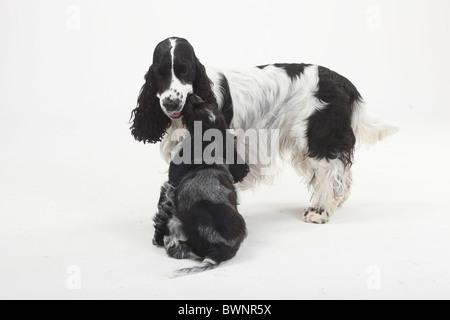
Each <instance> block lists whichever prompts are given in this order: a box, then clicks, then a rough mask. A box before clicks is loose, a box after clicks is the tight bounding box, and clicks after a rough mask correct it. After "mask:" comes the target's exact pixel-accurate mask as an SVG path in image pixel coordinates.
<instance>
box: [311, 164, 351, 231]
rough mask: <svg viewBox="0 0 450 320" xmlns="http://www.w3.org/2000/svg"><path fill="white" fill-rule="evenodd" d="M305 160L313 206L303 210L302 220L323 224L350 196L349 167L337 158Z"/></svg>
mask: <svg viewBox="0 0 450 320" xmlns="http://www.w3.org/2000/svg"><path fill="white" fill-rule="evenodd" d="M305 161H307V163H308V166H307V167H308V168H309V178H310V180H309V189H310V190H311V191H312V203H313V206H312V207H310V208H308V209H306V210H305V212H304V220H305V222H309V223H316V224H324V223H327V222H328V221H329V219H330V217H331V216H332V215H333V213H334V211H335V210H336V208H337V207H338V206H340V205H342V204H343V203H344V202H345V201H346V200H347V199H348V197H349V196H350V187H351V183H352V178H351V173H350V168H349V167H348V166H345V165H344V163H343V162H342V161H341V160H339V159H336V160H326V159H322V160H314V159H307V160H305Z"/></svg>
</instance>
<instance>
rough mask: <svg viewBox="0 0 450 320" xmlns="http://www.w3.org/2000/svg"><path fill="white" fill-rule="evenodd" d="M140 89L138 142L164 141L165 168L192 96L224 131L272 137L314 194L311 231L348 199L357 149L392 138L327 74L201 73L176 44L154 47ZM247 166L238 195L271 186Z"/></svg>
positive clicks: (293, 68) (263, 69)
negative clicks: (216, 111)
mask: <svg viewBox="0 0 450 320" xmlns="http://www.w3.org/2000/svg"><path fill="white" fill-rule="evenodd" d="M145 81H146V82H145V84H144V86H143V87H142V90H141V92H140V95H139V98H138V105H137V107H136V109H134V110H133V113H132V121H133V125H132V127H131V130H132V134H133V135H134V137H135V139H136V140H138V141H142V142H144V143H156V142H159V141H162V145H161V150H162V153H163V156H164V158H165V159H166V160H167V161H170V160H171V157H172V155H173V150H174V149H175V148H176V146H177V144H178V141H174V140H175V139H172V138H171V133H173V132H174V131H175V130H176V129H178V128H182V127H183V123H182V121H181V117H182V111H183V108H184V105H185V102H186V98H187V96H188V95H189V94H191V93H194V94H196V95H198V96H200V97H201V98H202V99H203V100H205V101H206V102H207V103H210V104H213V105H215V104H217V105H218V106H219V108H220V109H221V111H222V113H223V115H224V117H225V120H226V122H227V125H228V127H229V128H230V129H241V130H244V131H247V130H250V129H257V130H258V129H266V130H272V129H273V130H277V132H278V134H277V136H278V143H277V150H279V155H280V157H282V158H283V159H285V160H288V161H290V162H291V163H292V165H293V167H294V168H295V170H296V171H297V172H298V173H299V174H300V175H301V176H302V177H303V178H304V179H305V180H306V182H307V183H308V186H309V188H310V190H311V192H312V205H311V207H309V208H308V209H306V210H305V212H304V220H305V221H306V222H311V223H319V224H322V223H326V222H328V220H329V218H330V217H331V215H332V214H333V213H334V211H335V210H336V208H337V207H338V206H340V205H342V204H343V203H344V202H345V201H346V200H347V199H348V197H349V196H350V188H351V185H352V174H351V166H352V163H353V154H354V149H355V145H356V143H364V144H374V143H376V142H377V141H380V140H382V139H383V138H385V137H387V136H389V135H391V134H393V133H394V132H396V130H397V129H396V128H395V127H393V126H390V125H387V124H384V123H382V122H381V121H379V120H377V119H376V118H375V117H372V116H370V115H369V114H368V113H367V112H366V108H365V104H364V102H363V99H362V97H361V95H360V93H359V92H358V90H357V89H356V87H355V86H354V85H353V84H352V83H351V82H350V81H349V80H348V79H346V78H345V77H343V76H341V75H339V74H337V73H336V72H334V71H331V70H329V69H327V68H325V67H321V66H317V65H310V64H272V65H266V66H259V67H254V68H249V69H245V70H218V69H212V68H208V69H206V68H205V67H204V66H203V65H202V64H201V63H200V61H199V59H198V58H197V56H196V54H195V51H194V49H193V47H192V45H191V44H190V43H189V42H188V41H187V40H185V39H182V38H169V39H166V40H164V41H163V42H161V43H160V44H158V46H157V47H156V49H155V52H154V55H153V64H152V66H151V67H150V69H149V71H148V72H147V74H146V76H145ZM272 147H273V146H272ZM269 152H270V151H269ZM246 155H247V158H248V152H247V154H246ZM247 160H248V159H247ZM249 164H250V168H251V171H250V174H249V175H248V176H247V178H246V180H245V181H244V182H243V183H242V185H241V187H242V188H247V187H250V186H252V185H253V184H255V183H256V182H260V181H264V180H267V179H268V178H270V176H267V175H265V174H264V173H263V171H262V168H263V165H262V164H261V163H249Z"/></svg>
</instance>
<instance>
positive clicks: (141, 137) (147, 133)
mask: <svg viewBox="0 0 450 320" xmlns="http://www.w3.org/2000/svg"><path fill="white" fill-rule="evenodd" d="M156 94H157V87H156V80H155V76H154V71H153V66H151V67H150V69H149V70H148V72H147V74H146V75H145V84H144V85H143V86H142V89H141V92H140V94H139V98H138V103H137V108H136V109H134V110H133V111H132V115H131V116H132V121H133V125H132V127H131V133H132V135H133V136H134V138H135V139H136V140H137V141H139V142H144V143H157V142H159V141H161V140H162V138H163V136H164V134H165V133H166V131H167V129H168V128H169V127H170V123H171V121H170V118H169V117H168V116H166V115H165V114H164V112H163V111H162V109H161V106H160V102H159V99H158V97H157V96H156Z"/></svg>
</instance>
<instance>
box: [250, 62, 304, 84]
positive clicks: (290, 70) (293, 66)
mask: <svg viewBox="0 0 450 320" xmlns="http://www.w3.org/2000/svg"><path fill="white" fill-rule="evenodd" d="M268 66H275V67H277V68H280V69H284V71H286V73H287V75H288V76H289V78H291V80H294V79H295V78H297V77H300V76H301V75H302V74H303V72H305V68H306V67H309V66H311V65H310V64H305V63H301V64H298V63H275V64H268V65H265V66H259V67H258V68H259V69H265V68H267V67H268Z"/></svg>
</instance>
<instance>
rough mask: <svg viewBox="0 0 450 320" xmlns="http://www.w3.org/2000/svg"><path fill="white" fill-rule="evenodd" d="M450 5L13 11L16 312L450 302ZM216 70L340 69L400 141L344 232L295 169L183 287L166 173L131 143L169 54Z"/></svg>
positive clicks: (10, 282)
mask: <svg viewBox="0 0 450 320" xmlns="http://www.w3.org/2000/svg"><path fill="white" fill-rule="evenodd" d="M449 13H450V2H449V1H448V0H427V1H425V0H421V1H417V0H414V1H411V0H395V1H392V0H391V1H386V0H383V1H382V0H371V1H365V0H340V1H335V0H320V1H299V0H296V1H287V0H278V1H266V0H251V1H248V0H241V1H217V2H216V1H195V0H193V1H180V0H172V1H165V0H164V1H154V0H152V1H144V0H142V1H137V0H132V1H130V0H127V1H125V0H123V1H112V0H96V1H81V0H71V1H67V0H39V1H32V0H28V1H24V0H0V45H1V50H0V147H1V149H0V216H1V223H0V298H3V299H5V298H22V299H27V298H41V299H49V298H57V299H82V298H90V299H96V298H109V299H116V298H117V299H118V298H125V299H127V298H130V299H131V298H137V299H204V298H206V299H335V298H337V299H354V298H358V299H360V298H362V299H371V298H374V299H381V298H388V299H400V298H410V299H414V298H425V299H428V298H430V299H433V298H450V294H449V293H448V292H449V290H450V274H449V273H450V271H449V270H450V268H449V267H450V265H449V264H450V258H449V244H450V232H449V231H450V212H449V211H450V208H449V205H448V197H449V195H448V190H449V178H450V174H449V170H448V157H449V156H450V152H449V143H448V138H449V137H450V128H449V127H450V126H449V124H450V123H449V121H448V117H449V115H450V112H449V110H450V106H449V87H448V85H449V74H450V63H449V62H448V57H449V56H450V46H449V43H448V42H449V38H450V37H449V35H450V22H449V21H450V20H449ZM170 36H181V37H185V38H187V39H189V40H190V42H191V43H192V44H193V46H194V48H195V49H196V52H197V55H198V56H199V57H200V59H201V61H202V62H203V63H204V64H205V65H210V66H217V67H248V66H255V65H261V64H268V63H274V62H280V63H282V62H306V63H314V64H321V65H324V66H327V67H329V68H331V69H333V70H336V71H338V72H339V73H341V74H343V75H345V76H346V77H348V78H349V79H351V80H352V82H353V83H354V84H355V85H356V86H357V87H358V88H359V90H360V91H361V93H362V94H363V96H364V97H365V99H366V101H367V102H368V105H369V107H370V109H371V111H372V112H374V113H377V114H378V115H379V116H381V117H382V118H383V119H385V120H386V121H388V122H391V123H394V124H396V125H398V126H400V127H401V131H400V132H399V133H398V134H397V135H396V136H394V137H392V138H390V139H388V140H386V141H385V142H383V143H380V144H379V145H377V146H375V147H374V148H372V149H370V150H365V149H362V150H359V151H358V152H357V154H356V164H355V166H354V171H355V185H354V188H353V195H352V197H351V198H350V200H349V201H348V202H347V203H346V205H345V206H344V207H343V208H341V209H340V210H339V211H338V212H337V213H336V215H335V216H334V217H333V218H332V220H331V222H330V223H329V224H328V225H324V226H317V225H308V224H305V223H303V222H302V215H301V214H302V211H303V209H304V208H305V207H307V206H308V200H309V194H308V192H307V190H306V187H305V185H304V184H303V183H302V181H301V179H300V178H299V177H297V176H296V175H295V174H294V173H293V171H292V170H291V169H290V168H289V167H286V169H285V171H284V173H282V174H280V178H279V180H277V182H276V183H275V184H274V185H273V186H271V187H268V186H263V187H260V188H258V189H256V190H255V191H253V192H252V191H250V192H245V193H242V194H241V203H242V205H241V207H240V211H241V212H242V214H243V215H244V217H245V219H246V221H247V225H248V230H249V236H248V238H247V240H246V241H245V242H244V245H243V247H242V248H241V250H240V251H239V252H238V255H237V256H236V258H235V259H233V260H231V261H230V262H227V263H225V264H223V265H222V266H221V267H220V268H219V269H216V270H214V271H211V272H208V273H204V274H201V275H196V276H190V277H186V278H181V279H169V278H168V277H167V275H168V274H169V273H170V272H171V271H172V270H174V269H177V268H180V267H186V266H189V265H192V264H195V262H191V261H177V260H173V259H170V258H169V257H167V256H166V255H165V253H164V251H163V250H161V249H158V248H156V247H154V246H152V244H151V239H152V236H153V230H152V217H153V214H154V213H155V209H156V204H157V201H158V196H159V188H160V184H161V183H162V182H163V181H164V180H165V178H166V174H165V170H166V168H167V165H166V164H164V162H163V161H162V160H161V159H160V156H159V149H158V146H144V145H143V144H139V143H137V142H135V141H134V140H133V138H132V136H131V135H130V133H129V126H130V124H129V123H128V120H129V117H130V113H131V110H132V109H133V108H134V107H135V105H136V98H137V95H138V93H139V89H140V87H141V85H142V84H143V76H144V74H145V72H146V70H147V69H148V67H149V66H150V64H151V58H152V53H153V49H154V47H155V46H156V45H157V44H158V43H159V41H161V40H163V39H165V38H167V37H170Z"/></svg>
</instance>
